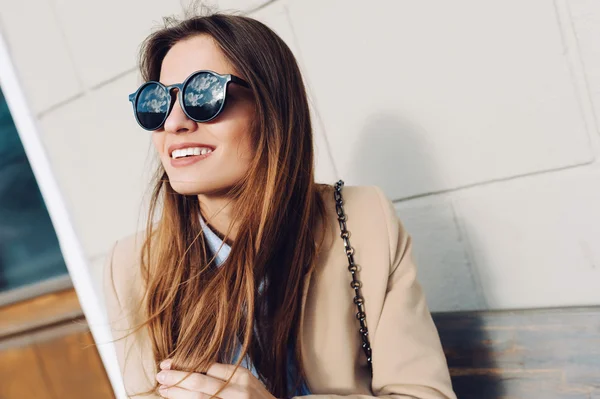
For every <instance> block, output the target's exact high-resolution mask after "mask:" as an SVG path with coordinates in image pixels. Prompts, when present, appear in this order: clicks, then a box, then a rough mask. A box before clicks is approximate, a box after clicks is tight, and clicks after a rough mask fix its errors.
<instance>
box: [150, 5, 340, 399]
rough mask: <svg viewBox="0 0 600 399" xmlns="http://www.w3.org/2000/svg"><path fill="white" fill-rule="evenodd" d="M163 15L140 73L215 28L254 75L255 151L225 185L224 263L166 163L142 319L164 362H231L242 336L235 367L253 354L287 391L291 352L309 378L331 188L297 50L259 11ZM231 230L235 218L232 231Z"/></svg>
mask: <svg viewBox="0 0 600 399" xmlns="http://www.w3.org/2000/svg"><path fill="white" fill-rule="evenodd" d="M164 22H165V26H164V27H163V28H161V29H160V30H158V31H156V32H154V33H152V34H151V35H150V36H149V37H148V38H147V39H146V40H145V41H144V43H143V44H142V47H141V51H140V60H139V65H140V71H141V75H142V78H143V79H144V80H158V78H159V74H160V68H161V64H162V60H163V58H164V57H165V55H166V53H167V52H168V51H169V49H170V48H171V47H172V46H173V45H174V44H175V43H177V42H178V41H180V40H183V39H186V38H189V37H191V36H194V35H202V34H206V35H210V36H211V37H212V38H213V39H214V40H215V42H216V43H217V44H218V46H219V47H220V49H221V50H222V51H223V54H224V55H225V57H226V58H227V59H228V60H229V62H230V63H231V64H232V66H233V67H234V68H235V69H236V70H237V71H238V72H239V73H240V74H241V76H243V77H244V78H245V79H246V80H247V81H248V82H249V84H250V89H251V91H252V93H253V97H254V101H255V106H256V107H255V108H256V116H255V123H254V125H253V126H252V129H251V133H250V134H251V136H252V137H251V140H252V143H253V145H254V149H255V151H256V155H255V157H254V159H253V161H252V163H251V165H250V167H249V169H248V171H247V174H246V175H245V176H244V178H243V179H241V181H240V182H238V183H237V184H236V185H235V186H234V187H232V188H231V189H230V191H229V193H228V195H229V198H231V199H232V204H233V206H232V208H233V209H232V218H233V219H232V220H235V221H236V223H237V224H238V226H239V227H238V232H237V235H236V238H235V242H234V243H233V244H232V246H231V252H230V254H229V256H228V258H227V259H226V261H225V263H224V264H223V265H222V267H218V268H217V267H213V266H214V258H213V257H209V256H208V252H207V249H206V248H207V246H206V243H205V238H204V235H203V233H202V228H201V224H200V220H199V217H198V215H199V213H200V203H199V201H198V198H197V196H195V195H181V194H179V193H177V192H175V191H174V190H173V188H172V187H171V185H170V183H169V178H168V176H167V174H166V172H165V170H164V168H163V167H162V165H159V167H158V170H157V171H156V174H155V183H154V188H153V191H152V196H151V200H150V207H149V214H148V219H147V226H146V227H147V228H146V233H145V241H144V244H143V247H142V253H141V254H140V257H141V259H140V264H141V271H142V276H143V281H144V299H143V306H142V311H143V312H144V320H145V321H144V323H142V324H141V326H146V327H147V328H148V332H149V336H150V340H151V343H152V350H153V354H154V359H155V361H156V363H157V364H158V362H160V361H161V360H163V359H165V358H172V359H173V363H172V368H173V369H177V370H183V371H189V372H206V370H207V369H208V368H209V366H210V365H211V364H212V363H214V362H216V361H218V362H222V363H232V362H233V353H234V352H235V348H236V347H237V345H239V344H241V351H240V352H239V357H238V361H237V363H236V365H239V364H240V363H241V360H242V358H243V357H244V356H245V355H246V354H248V355H249V356H250V358H251V360H252V363H253V365H254V367H255V368H256V370H257V372H258V375H259V378H260V380H261V381H262V382H263V383H264V384H265V386H266V387H267V389H268V390H269V391H270V392H271V394H273V395H274V396H275V397H286V396H288V394H289V393H288V392H287V384H288V381H287V373H286V372H282V371H284V370H287V368H288V361H289V360H292V361H295V364H296V367H297V370H298V373H299V375H298V376H299V377H304V376H305V373H304V369H303V367H302V353H301V347H300V334H301V331H299V319H300V310H301V298H302V292H303V289H304V281H305V280H304V279H305V276H306V275H307V274H308V273H311V272H312V270H313V268H314V265H315V259H316V254H317V252H318V251H319V248H320V245H321V244H322V240H321V241H320V242H319V243H317V242H316V241H317V240H316V239H317V237H318V236H319V233H318V231H317V226H319V228H325V227H326V226H327V223H320V222H322V221H324V219H325V204H324V202H323V199H322V191H323V190H327V189H329V188H331V186H330V185H326V184H318V183H315V181H314V159H313V158H314V155H313V133H312V127H311V121H310V113H309V106H308V101H307V95H306V91H305V87H304V83H303V80H302V76H301V73H300V70H299V68H298V65H297V62H296V59H295V58H294V56H293V54H292V52H291V51H290V49H289V47H288V46H287V45H286V44H285V43H284V42H283V40H281V38H280V37H279V36H277V34H275V33H274V32H273V31H272V30H271V29H270V28H268V27H267V26H266V25H264V24H263V23H261V22H259V21H257V20H255V19H252V18H249V17H246V16H240V15H225V14H219V13H210V14H209V15H202V16H191V17H190V16H188V17H186V18H184V19H181V20H178V19H176V18H165V19H164ZM157 212H158V214H157ZM156 215H158V216H159V217H158V218H156V217H155V216H156ZM153 221H156V222H155V223H154V222H153ZM230 231H231V226H230V229H229V230H228V231H227V233H226V235H225V239H227V237H228V236H229V234H230ZM324 236H325V234H323V237H324ZM261 282H264V288H263V289H262V291H259V290H258V287H259V285H260V284H261ZM289 345H294V347H295V353H293V354H294V356H295V359H288V346H289ZM294 382H295V383H296V384H297V383H299V382H300V381H299V380H296V381H294ZM157 387H158V383H155V386H154V389H156V388H157ZM149 392H150V391H146V392H145V393H149Z"/></svg>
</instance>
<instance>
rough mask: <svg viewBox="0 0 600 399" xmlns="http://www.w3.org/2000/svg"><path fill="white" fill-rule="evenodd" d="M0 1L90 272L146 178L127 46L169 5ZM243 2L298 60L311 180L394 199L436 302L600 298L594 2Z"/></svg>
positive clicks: (490, 304) (130, 225) (132, 53)
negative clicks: (307, 115)
mask: <svg viewBox="0 0 600 399" xmlns="http://www.w3.org/2000/svg"><path fill="white" fill-rule="evenodd" d="M38 3H39V4H38ZM0 4H2V6H3V7H1V8H2V10H1V11H0V18H1V19H0V21H1V23H2V29H3V31H5V34H6V37H8V38H10V45H11V49H12V51H11V56H12V58H13V60H14V61H15V63H16V65H17V67H18V72H19V78H20V81H21V82H22V87H23V88H24V90H25V94H26V96H27V98H28V99H30V103H31V104H33V105H34V106H33V110H34V111H35V112H38V111H40V110H47V109H49V108H50V109H51V111H49V112H45V113H44V116H43V118H42V120H41V124H40V126H41V128H42V130H43V132H42V134H41V136H42V139H43V143H44V146H45V150H46V151H47V153H46V154H47V157H48V159H49V161H50V166H51V168H52V172H53V173H54V174H53V175H52V176H53V177H52V176H51V177H50V179H52V178H55V179H56V182H57V184H58V186H59V188H60V190H61V193H62V195H63V196H64V201H65V203H66V204H67V209H68V210H69V212H70V216H71V218H72V221H73V225H74V228H76V231H77V233H78V237H79V240H80V241H81V243H82V246H83V249H84V252H85V256H87V257H88V259H91V258H93V259H94V262H93V263H92V271H91V274H92V275H96V274H97V273H99V270H98V268H100V267H101V266H100V265H101V262H100V261H99V259H101V257H102V255H103V254H104V253H105V252H106V251H108V249H109V246H110V244H111V243H112V242H114V240H115V239H116V238H119V237H121V236H125V235H128V234H130V233H132V232H133V231H135V229H136V228H137V225H138V220H137V218H138V215H140V211H139V206H140V201H141V198H142V196H143V194H144V192H145V190H146V188H147V187H146V186H145V179H146V177H147V172H148V171H149V167H150V164H151V159H152V158H151V155H150V154H151V148H150V143H149V141H150V136H149V135H147V134H144V133H145V132H143V131H141V130H140V129H139V128H138V127H137V125H136V123H135V121H134V119H133V118H132V116H131V109H130V104H129V103H128V102H127V100H126V99H125V96H126V95H127V94H129V93H130V92H132V91H133V90H134V89H135V87H137V85H138V83H139V82H138V81H137V78H136V75H135V73H132V72H131V70H132V68H133V67H134V66H135V62H136V55H137V48H138V46H139V44H140V41H141V39H142V38H143V37H144V36H145V35H146V34H147V33H148V32H149V31H150V30H151V29H152V27H153V26H156V24H157V23H158V22H159V21H160V16H161V15H165V14H171V13H172V12H179V11H180V10H181V5H180V3H179V2H178V1H172V0H171V1H168V2H164V1H159V0H151V1H147V2H140V1H130V2H125V3H124V2H118V1H116V0H109V1H108V3H106V2H105V3H89V2H83V3H80V2H76V1H74V0H52V1H50V2H49V3H45V2H42V1H41V0H35V9H36V10H42V11H43V12H41V13H38V14H36V15H38V16H36V15H31V13H30V12H29V11H30V9H31V8H32V7H33V6H29V5H28V6H27V7H26V6H24V5H18V4H14V5H13V3H12V2H8V1H7V0H0ZM5 4H10V5H11V7H12V8H10V9H9V10H6V9H5V7H4V5H5ZM28 4H30V3H28ZM228 4H231V5H228ZM237 4H240V5H239V6H237ZM257 4H258V5H260V4H262V3H261V2H259V1H249V2H243V3H242V2H241V0H239V1H238V0H231V3H230V1H227V0H226V1H221V2H220V6H221V7H222V8H232V7H233V8H242V7H247V8H244V9H246V10H247V9H250V8H253V7H255V6H256V5H257ZM141 5H143V7H142V6H141ZM114 9H117V10H119V12H117V13H115V12H113V11H111V10H114ZM25 11H28V12H25ZM42 14H43V15H42ZM6 15H10V16H11V17H10V21H8V22H7V21H5V19H6ZM40 15H42V16H40ZM47 15H56V16H57V17H58V21H60V24H59V25H57V24H55V23H54V22H53V20H52V18H50V17H48V18H46V17H47ZM254 15H255V16H256V17H257V18H259V19H260V20H262V21H264V22H265V23H267V24H268V25H269V26H271V27H272V28H273V29H274V30H275V31H276V32H278V33H279V34H280V35H281V36H282V37H283V39H284V40H285V41H286V42H287V43H288V44H289V45H290V46H291V48H292V50H293V52H294V53H295V54H296V56H297V58H298V59H299V62H300V65H301V68H302V70H303V72H304V79H305V81H306V83H307V86H308V88H309V94H310V97H311V105H312V109H311V111H312V112H313V116H314V119H313V122H314V127H315V146H316V147H317V149H316V152H317V160H316V163H317V180H319V181H325V182H333V181H336V180H337V179H339V178H342V179H344V180H345V182H346V184H348V185H351V184H377V185H379V186H380V187H382V188H383V189H384V191H385V192H386V194H387V195H388V196H389V197H390V198H392V199H395V200H397V201H398V203H397V210H398V214H399V215H400V217H401V218H402V220H403V221H404V223H405V225H406V227H407V229H408V231H409V233H411V235H412V236H413V243H414V248H415V258H416V261H417V264H418V270H419V278H420V280H421V282H422V284H423V286H424V287H425V291H426V295H427V298H428V303H429V304H430V307H431V309H432V310H433V311H445V310H469V309H479V308H483V309H486V308H492V309H497V308H526V307H532V306H540V307H545V306H569V305H589V304H596V305H597V304H600V297H599V294H598V292H600V291H599V290H598V289H597V287H598V286H599V285H600V277H599V276H598V265H599V262H600V261H599V257H600V254H599V253H598V248H600V231H599V230H598V226H600V201H599V199H600V192H599V190H600V172H599V168H600V163H599V161H598V159H599V156H600V135H599V134H598V123H597V121H598V117H599V116H600V108H599V107H600V72H599V71H600V50H599V47H598V37H600V2H598V1H596V0H555V1H545V0H531V1H527V2H522V1H517V0H507V1H499V0H497V1H488V2H484V3H482V2H477V1H475V0H457V1H455V2H445V1H441V0H424V1H420V2H416V1H407V0H396V1H392V0H387V1H382V0H375V1H371V2H368V3H365V2H359V1H358V0H345V1H342V0H337V1H336V0H319V1H317V0H277V1H275V2H273V3H271V4H268V5H267V6H265V7H264V8H262V9H261V10H260V11H259V12H257V13H255V14H254ZM31 18H33V20H34V21H35V22H36V25H35V26H36V29H37V31H39V32H41V33H42V34H41V35H36V37H35V38H32V36H27V35H25V33H26V32H29V30H28V29H29V25H28V23H29V21H30V20H31ZM37 36H41V37H37ZM32 40H35V41H36V43H33V42H32ZM38 45H39V47H40V48H39V49H36V46H38ZM39 54H42V55H44V63H43V64H40V63H39V58H38V55H39ZM71 58H72V60H71ZM41 69H43V70H48V71H49V75H51V76H52V79H47V78H40V80H38V81H36V80H35V79H36V78H35V76H36V74H37V73H38V72H39V71H40V70H41ZM128 71H129V72H128ZM37 76H42V75H37ZM78 76H80V77H81V79H82V82H83V84H82V86H83V87H84V89H85V93H83V94H80V95H79V96H77V95H78V93H80V91H81V90H80V89H81V88H80V87H79V83H78V78H77V77H78ZM56 82H60V83H61V84H63V83H64V87H58V86H57V85H56ZM96 86H99V88H97V89H95V87H96ZM90 88H92V89H90ZM61 90H62V91H61ZM73 95H76V97H73ZM67 99H71V100H69V101H67V103H66V104H64V105H61V106H58V107H57V106H56V104H58V103H60V102H63V101H65V100H67ZM592 99H593V101H594V103H595V106H593V105H592V102H591V100H592ZM594 111H595V114H594ZM106 115H110V117H106ZM67 146H69V148H68V149H67ZM440 191H441V193H440ZM415 197H416V198H415ZM365 211H368V210H365ZM140 216H143V214H141V215H140ZM65 218H66V216H65ZM66 237H67V238H69V237H70V236H69V233H67V235H66ZM69 239H70V238H69ZM74 264H75V265H77V266H75V267H80V269H78V271H76V272H75V273H82V274H85V272H86V270H85V267H84V266H85V262H75V263H74ZM84 279H85V278H84ZM92 280H93V281H96V279H92ZM92 306H95V305H92ZM109 364H111V363H109ZM113 366H114V364H113ZM112 370H113V371H111V372H114V368H113V369H112Z"/></svg>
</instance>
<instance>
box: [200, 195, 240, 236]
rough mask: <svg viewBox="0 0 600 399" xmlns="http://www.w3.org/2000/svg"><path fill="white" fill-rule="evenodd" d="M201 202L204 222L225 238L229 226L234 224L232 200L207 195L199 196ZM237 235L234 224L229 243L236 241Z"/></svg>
mask: <svg viewBox="0 0 600 399" xmlns="http://www.w3.org/2000/svg"><path fill="white" fill-rule="evenodd" d="M198 201H199V202H200V212H201V213H202V217H203V218H204V221H205V222H206V223H207V224H209V225H210V226H211V228H212V229H213V230H215V233H218V234H220V235H221V236H225V233H227V230H228V229H229V225H230V224H232V217H231V214H232V210H233V203H232V200H231V198H228V197H224V196H214V195H206V194H198ZM236 235H237V225H236V224H233V227H232V228H231V232H230V233H229V238H228V241H229V240H231V241H233V240H235V237H236Z"/></svg>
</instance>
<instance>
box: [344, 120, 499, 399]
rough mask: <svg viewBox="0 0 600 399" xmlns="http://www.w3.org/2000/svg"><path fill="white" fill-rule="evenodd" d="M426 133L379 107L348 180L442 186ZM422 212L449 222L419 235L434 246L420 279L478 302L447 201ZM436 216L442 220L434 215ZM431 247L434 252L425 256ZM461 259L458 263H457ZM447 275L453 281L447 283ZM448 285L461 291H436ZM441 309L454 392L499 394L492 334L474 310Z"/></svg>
mask: <svg viewBox="0 0 600 399" xmlns="http://www.w3.org/2000/svg"><path fill="white" fill-rule="evenodd" d="M427 137H430V136H429V135H427V134H426V133H425V132H424V131H423V128H422V127H420V126H418V125H417V124H415V123H413V122H411V121H410V120H408V119H405V118H403V117H401V116H397V115H395V114H394V115H393V114H387V113H380V114H376V115H372V116H370V117H368V118H367V121H366V123H365V126H364V127H363V128H362V131H361V134H360V139H359V140H358V142H356V143H355V144H354V145H353V150H354V152H353V158H352V159H353V160H355V161H354V162H352V165H351V166H350V167H349V168H348V173H347V174H348V175H349V176H352V181H349V182H348V184H353V185H355V184H356V185H361V184H366V185H371V184H374V185H378V186H379V187H381V188H382V189H383V190H384V191H385V192H386V194H387V195H388V196H389V197H390V198H407V197H411V196H414V195H418V194H422V193H426V192H432V191H437V190H440V189H441V188H442V187H443V185H442V183H443V172H442V171H441V170H439V168H437V167H436V165H437V164H438V163H437V162H436V160H435V159H433V157H432V149H431V145H430V144H428V143H427ZM390 181H395V183H396V184H393V185H390V184H389V182H390ZM424 212H425V213H419V214H418V215H416V217H418V218H420V219H423V220H426V222H425V230H426V231H427V229H428V227H429V226H431V229H437V228H438V227H439V226H452V227H449V228H447V229H438V231H431V232H429V231H427V236H426V237H423V238H426V239H425V240H424V241H426V243H427V244H426V245H431V246H432V248H431V249H430V250H429V249H427V248H423V247H422V246H421V248H420V252H421V253H422V254H423V255H424V256H422V257H421V258H422V259H417V262H416V263H417V266H418V268H419V279H420V280H422V279H423V277H424V276H425V277H426V279H427V280H432V281H431V282H432V284H429V286H430V289H432V288H433V289H434V290H435V291H436V301H437V302H438V303H440V301H444V300H446V298H454V299H455V302H456V298H466V302H468V304H466V305H465V304H461V303H456V307H457V308H472V309H476V308H478V307H481V306H482V303H483V299H481V297H482V295H481V293H479V292H477V289H475V288H474V287H476V284H474V282H473V280H472V278H473V277H472V276H471V275H470V271H469V268H468V267H469V266H468V263H469V260H468V258H467V256H466V253H465V251H466V250H465V249H464V243H463V242H461V240H462V238H461V237H460V233H458V230H457V229H458V228H459V227H458V226H456V223H455V220H454V217H455V216H454V213H453V210H452V209H451V205H448V211H447V212H439V211H438V212H428V211H427V209H426V210H425V211H424ZM436 217H437V218H440V220H435V218H436ZM409 232H410V231H409ZM444 235H452V236H451V237H450V236H449V237H445V236H444ZM442 241H443V242H450V243H455V244H453V245H452V246H449V248H450V249H448V248H443V249H441V250H440V249H439V248H436V247H438V245H436V244H437V243H438V242H442ZM422 244H423V243H421V245H422ZM474 244H476V243H474V242H472V241H471V242H470V243H469V245H470V246H471V247H472V246H473V245H474ZM451 251H454V252H451ZM429 252H431V253H437V255H435V256H428V253H429ZM421 260H429V262H421ZM432 263H433V264H432ZM459 264H460V265H461V267H458V265H459ZM449 280H451V281H452V284H447V282H448V281H449ZM425 285H428V284H425ZM446 286H451V287H452V290H460V291H463V292H462V293H461V294H460V295H459V296H457V294H456V293H447V292H439V295H438V291H445V290H444V287H446ZM428 299H430V298H428ZM441 303H443V302H441ZM461 305H464V306H461ZM447 314H448V315H452V314H457V313H447ZM445 315H446V314H444V313H441V314H436V315H434V320H435V321H436V323H437V324H436V325H437V327H438V330H439V332H440V338H441V340H442V345H443V346H444V351H445V353H446V357H447V359H448V365H449V367H450V371H451V375H452V381H453V386H454V389H455V391H456V394H457V396H458V398H460V399H470V398H477V399H487V398H490V399H492V398H500V397H502V396H503V395H504V394H505V392H504V389H503V387H502V385H501V381H500V380H499V379H498V378H496V377H495V376H494V374H493V373H492V372H491V371H493V370H494V369H495V367H496V366H495V364H494V359H493V352H492V351H491V346H489V341H490V337H489V336H488V334H487V332H486V331H485V329H484V327H485V326H484V325H483V323H482V322H481V320H479V319H478V317H477V315H476V314H475V315H474V316H473V315H471V316H470V317H469V318H468V320H467V319H462V318H456V317H451V318H447V317H444V316H445ZM474 348H475V349H474Z"/></svg>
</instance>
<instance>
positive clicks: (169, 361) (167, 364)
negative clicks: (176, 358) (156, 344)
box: [160, 359, 173, 370]
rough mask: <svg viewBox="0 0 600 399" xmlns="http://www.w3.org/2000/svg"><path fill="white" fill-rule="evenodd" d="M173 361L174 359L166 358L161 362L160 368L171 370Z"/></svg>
mask: <svg viewBox="0 0 600 399" xmlns="http://www.w3.org/2000/svg"><path fill="white" fill-rule="evenodd" d="M172 363H173V359H165V360H163V361H162V362H160V369H161V370H165V369H166V370H169V369H170V368H171V364H172Z"/></svg>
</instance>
